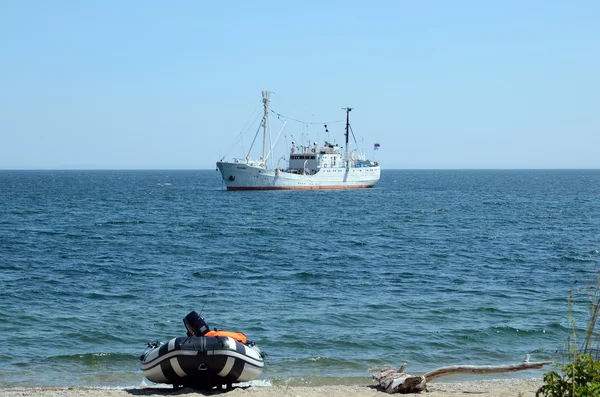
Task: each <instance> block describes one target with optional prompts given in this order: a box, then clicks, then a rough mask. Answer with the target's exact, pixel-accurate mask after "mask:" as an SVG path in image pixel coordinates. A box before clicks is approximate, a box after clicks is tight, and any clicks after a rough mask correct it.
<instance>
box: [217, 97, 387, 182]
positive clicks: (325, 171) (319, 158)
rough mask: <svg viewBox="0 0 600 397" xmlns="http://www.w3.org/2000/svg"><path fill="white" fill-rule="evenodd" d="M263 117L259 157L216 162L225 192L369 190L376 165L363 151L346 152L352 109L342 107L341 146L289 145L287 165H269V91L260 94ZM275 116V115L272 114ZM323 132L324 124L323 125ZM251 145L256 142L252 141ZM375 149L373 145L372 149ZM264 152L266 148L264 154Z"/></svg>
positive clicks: (376, 174) (376, 178) (376, 177)
mask: <svg viewBox="0 0 600 397" xmlns="http://www.w3.org/2000/svg"><path fill="white" fill-rule="evenodd" d="M262 103H263V117H262V121H261V124H260V127H259V129H258V130H257V136H258V134H259V133H260V131H261V130H262V142H263V145H262V153H261V155H260V157H259V158H257V159H254V158H252V157H251V156H250V152H251V150H252V148H250V151H249V152H248V155H247V156H246V157H245V158H241V159H240V158H234V159H233V161H227V160H226V159H225V158H221V159H220V160H219V161H217V170H218V171H220V173H221V177H222V179H223V183H224V185H225V186H226V188H227V190H316V189H359V188H372V187H374V186H375V185H376V184H377V182H378V181H379V177H380V172H381V169H380V166H379V163H378V162H377V161H372V160H369V159H367V158H366V155H365V153H364V152H363V151H358V150H353V151H349V138H350V133H351V132H352V135H353V136H354V133H353V131H352V128H351V126H350V112H351V111H352V108H350V107H346V108H343V110H345V112H346V127H345V133H344V136H345V145H344V147H340V146H339V145H338V144H337V143H335V142H331V141H330V140H325V141H324V143H323V144H322V145H321V146H317V142H312V141H307V142H304V143H302V144H297V143H296V142H292V145H291V148H289V151H288V154H287V155H286V156H287V166H286V167H279V166H272V165H271V166H269V162H271V164H272V163H273V161H272V153H273V148H272V147H270V148H267V142H269V141H270V129H269V113H270V112H271V110H270V107H269V106H270V92H269V91H263V92H262ZM274 113H275V112H274ZM325 130H326V131H327V132H328V130H327V125H326V124H325ZM257 136H255V138H254V141H253V143H254V142H256V138H257ZM378 148H379V144H375V146H374V150H376V149H378ZM267 149H269V150H268V151H267Z"/></svg>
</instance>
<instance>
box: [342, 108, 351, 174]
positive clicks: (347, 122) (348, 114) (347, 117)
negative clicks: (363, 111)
mask: <svg viewBox="0 0 600 397" xmlns="http://www.w3.org/2000/svg"><path fill="white" fill-rule="evenodd" d="M342 109H343V110H345V111H346V133H345V134H344V135H346V156H345V160H346V168H348V166H349V165H350V159H349V157H348V140H349V137H350V133H349V130H350V112H351V111H352V108H342Z"/></svg>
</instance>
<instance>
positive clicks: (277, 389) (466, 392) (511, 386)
mask: <svg viewBox="0 0 600 397" xmlns="http://www.w3.org/2000/svg"><path fill="white" fill-rule="evenodd" d="M541 385H542V381H541V379H503V380H480V381H470V382H452V383H443V382H431V383H430V384H428V391H427V392H424V393H421V394H404V395H405V396H423V397H445V396H462V397H467V396H476V397H534V396H535V392H536V391H537V389H538V388H539V387H540V386H541ZM207 395H208V396H215V395H222V396H227V397H280V396H281V397H369V396H378V397H383V396H386V395H387V394H385V393H384V392H381V391H379V390H377V389H376V388H375V387H374V386H370V385H365V386H289V387H288V386H247V387H234V388H233V390H230V391H217V390H213V391H210V392H201V391H197V390H192V389H188V388H184V389H181V390H177V391H174V390H172V389H168V388H152V387H147V388H134V389H99V388H78V387H72V388H31V389H27V388H25V389H3V390H2V389H0V397H76V396H89V397H135V396H156V397H168V396H190V397H193V396H207ZM397 395H399V394H397Z"/></svg>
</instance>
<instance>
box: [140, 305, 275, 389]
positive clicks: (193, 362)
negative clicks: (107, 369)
mask: <svg viewBox="0 0 600 397" xmlns="http://www.w3.org/2000/svg"><path fill="white" fill-rule="evenodd" d="M183 323H184V324H185V327H186V329H187V336H182V337H178V338H173V339H171V340H170V341H169V342H167V343H160V342H151V343H149V344H148V347H147V348H146V351H145V352H144V354H142V356H141V357H140V360H141V361H142V366H141V369H142V371H143V373H144V376H145V377H146V378H147V379H148V380H150V381H151V382H155V383H166V384H171V385H173V387H174V388H176V389H177V388H180V387H192V388H196V389H205V390H210V389H212V388H214V387H223V386H225V387H226V388H228V389H230V388H231V387H232V384H233V383H238V382H248V381H251V380H253V379H256V378H257V377H258V376H259V375H260V374H261V373H262V371H263V368H264V360H263V354H262V352H261V351H260V349H259V348H258V346H256V344H255V343H254V342H252V341H249V340H248V339H247V338H246V335H244V334H243V333H242V332H232V331H219V330H214V331H210V330H209V328H208V325H207V324H206V322H205V321H204V319H203V318H202V317H201V316H200V315H199V314H198V313H196V312H191V313H189V314H188V315H187V316H186V317H185V318H184V319H183Z"/></svg>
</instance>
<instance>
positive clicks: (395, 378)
mask: <svg viewBox="0 0 600 397" xmlns="http://www.w3.org/2000/svg"><path fill="white" fill-rule="evenodd" d="M552 363H553V362H552V361H541V362H533V363H530V362H529V354H528V355H527V356H525V360H524V361H523V362H522V363H520V364H509V365H495V366H491V365H456V366H451V367H443V368H438V369H436V370H433V371H430V372H427V373H426V374H424V375H416V376H415V375H409V374H405V373H404V369H405V368H406V364H403V365H402V367H400V369H398V370H397V371H396V370H393V369H390V370H387V371H382V372H379V373H376V374H373V379H375V380H376V381H377V382H378V383H379V387H380V388H381V389H383V390H384V391H385V392H387V393H390V394H393V393H420V392H422V391H425V390H426V389H427V382H429V381H431V380H433V379H435V378H439V377H440V376H446V375H454V374H471V375H472V374H495V373H503V372H513V371H524V370H528V369H540V368H542V367H543V366H544V365H548V364H552Z"/></svg>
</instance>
